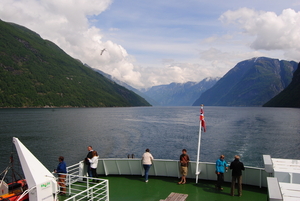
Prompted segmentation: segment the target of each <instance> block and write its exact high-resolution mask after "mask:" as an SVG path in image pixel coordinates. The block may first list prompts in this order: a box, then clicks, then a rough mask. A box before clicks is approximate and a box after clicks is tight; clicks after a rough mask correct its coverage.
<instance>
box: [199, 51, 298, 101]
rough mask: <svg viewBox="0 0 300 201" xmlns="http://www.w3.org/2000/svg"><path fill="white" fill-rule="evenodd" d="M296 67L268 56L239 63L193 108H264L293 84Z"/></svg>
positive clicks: (201, 97)
mask: <svg viewBox="0 0 300 201" xmlns="http://www.w3.org/2000/svg"><path fill="white" fill-rule="evenodd" d="M296 68H297V63H296V62H294V61H285V60H281V61H280V60H278V59H271V58H266V57H258V58H253V59H249V60H245V61H242V62H239V63H238V64H237V65H236V66H235V67H234V68H232V69H231V70H230V71H229V72H228V73H226V74H225V75H224V76H223V77H222V78H221V79H220V80H219V81H218V82H217V83H216V84H215V85H214V86H213V87H212V88H210V89H208V90H207V91H205V92H204V93H202V95H201V96H200V98H199V99H197V100H196V101H195V103H194V104H193V105H195V106H196V105H200V104H204V105H210V106H262V105H263V104H264V103H266V102H267V101H269V100H270V99H271V98H273V97H274V96H276V95H277V94H278V93H280V92H281V91H282V90H283V89H284V88H286V87H287V86H288V85H289V84H290V82H291V80H292V76H293V72H294V71H295V70H296Z"/></svg>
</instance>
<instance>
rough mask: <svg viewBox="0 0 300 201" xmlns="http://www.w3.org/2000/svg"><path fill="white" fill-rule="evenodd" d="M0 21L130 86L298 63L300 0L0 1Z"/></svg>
mask: <svg viewBox="0 0 300 201" xmlns="http://www.w3.org/2000/svg"><path fill="white" fill-rule="evenodd" d="M0 19H1V20H3V21H6V22H14V23H17V24H20V25H23V26H25V27H27V28H29V29H31V30H33V31H35V32H37V33H38V34H40V36H41V37H42V38H44V39H48V40H51V41H52V42H54V43H56V44H57V45H58V46H59V47H60V48H62V49H63V50H64V51H65V52H66V53H68V54H69V55H71V56H72V57H74V58H77V59H80V60H81V61H82V62H83V63H86V64H88V65H90V66H91V67H93V68H96V69H100V70H102V71H104V72H105V73H108V74H111V75H113V76H114V77H116V78H117V79H119V80H122V81H125V82H127V83H128V84H130V85H132V86H133V87H136V88H147V87H151V86H154V85H160V84H169V83H171V82H180V83H182V82H187V81H196V82H198V81H201V80H202V79H204V78H206V77H217V76H219V77H222V76H223V75H224V74H225V73H226V72H228V70H230V69H231V68H233V67H234V66H235V65H236V64H237V63H238V62H240V61H243V60H246V59H251V58H253V57H259V56H266V57H271V58H278V59H285V60H294V61H296V62H299V61H300V45H299V44H300V1H299V0H278V1H275V0H263V1H262V0H243V1H241V0H230V1H223V0H215V1H212V0H184V1H174V0H173V1H171V0H1V1H0ZM104 48H105V51H104V52H103V54H102V55H100V53H101V50H102V49H104Z"/></svg>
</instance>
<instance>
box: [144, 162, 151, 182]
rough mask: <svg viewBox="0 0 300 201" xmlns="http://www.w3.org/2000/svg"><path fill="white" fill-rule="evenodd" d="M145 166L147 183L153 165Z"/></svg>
mask: <svg viewBox="0 0 300 201" xmlns="http://www.w3.org/2000/svg"><path fill="white" fill-rule="evenodd" d="M143 166H144V169H145V181H147V180H148V175H149V170H150V167H151V165H143Z"/></svg>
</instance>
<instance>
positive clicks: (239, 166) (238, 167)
mask: <svg viewBox="0 0 300 201" xmlns="http://www.w3.org/2000/svg"><path fill="white" fill-rule="evenodd" d="M230 169H232V180H231V193H230V194H231V196H234V189H235V182H236V181H237V183H238V195H239V196H240V197H241V196H242V170H245V167H244V164H243V163H242V162H241V161H240V156H238V155H235V156H234V161H232V162H231V163H230Z"/></svg>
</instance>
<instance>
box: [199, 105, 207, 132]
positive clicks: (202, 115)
mask: <svg viewBox="0 0 300 201" xmlns="http://www.w3.org/2000/svg"><path fill="white" fill-rule="evenodd" d="M200 121H201V127H202V128H203V132H206V123H205V120H204V110H203V104H202V105H201V107H200Z"/></svg>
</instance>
